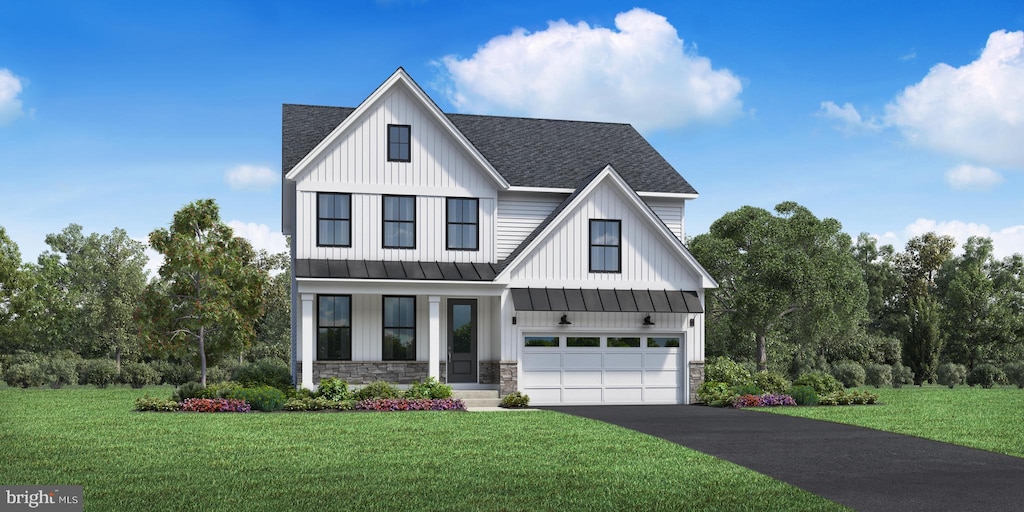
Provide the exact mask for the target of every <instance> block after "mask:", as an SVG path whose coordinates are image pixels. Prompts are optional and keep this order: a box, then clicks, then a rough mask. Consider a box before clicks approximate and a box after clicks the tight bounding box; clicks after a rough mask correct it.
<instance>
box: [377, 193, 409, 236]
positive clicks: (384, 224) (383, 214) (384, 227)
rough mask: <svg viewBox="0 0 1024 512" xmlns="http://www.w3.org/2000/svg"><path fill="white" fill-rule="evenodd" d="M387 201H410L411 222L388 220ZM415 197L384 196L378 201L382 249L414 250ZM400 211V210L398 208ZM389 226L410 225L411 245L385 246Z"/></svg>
mask: <svg viewBox="0 0 1024 512" xmlns="http://www.w3.org/2000/svg"><path fill="white" fill-rule="evenodd" d="M388 199H409V200H411V201H412V220H411V221H410V220H400V219H399V220H388V217H387V211H388V207H387V202H388ZM416 210H417V208H416V196H403V195H393V194H389V195H384V196H381V199H380V218H381V231H380V245H381V247H382V248H384V249H415V248H416ZM399 211H401V208H399ZM399 217H401V215H399ZM389 224H411V225H412V245H388V244H387V239H388V237H387V233H388V225H389Z"/></svg>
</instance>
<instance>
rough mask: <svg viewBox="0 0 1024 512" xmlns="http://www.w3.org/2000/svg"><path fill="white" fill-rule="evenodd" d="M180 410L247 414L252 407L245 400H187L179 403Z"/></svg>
mask: <svg viewBox="0 0 1024 512" xmlns="http://www.w3.org/2000/svg"><path fill="white" fill-rule="evenodd" d="M181 410H183V411H189V412H249V411H251V410H252V407H250V406H249V404H247V403H245V400H235V399H231V398H189V399H188V400H185V401H184V402H182V403H181Z"/></svg>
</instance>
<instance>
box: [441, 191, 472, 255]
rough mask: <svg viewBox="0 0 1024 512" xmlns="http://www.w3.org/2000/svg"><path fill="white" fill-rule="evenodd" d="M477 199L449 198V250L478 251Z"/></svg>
mask: <svg viewBox="0 0 1024 512" xmlns="http://www.w3.org/2000/svg"><path fill="white" fill-rule="evenodd" d="M479 208H480V202H479V201H478V200H477V199H461V198H456V197H450V198H448V213H447V215H448V249H449V250H461V251H476V250H478V248H479V247H480V244H479V240H480V237H479V233H480V224H479V222H480V221H479V217H478V210H479Z"/></svg>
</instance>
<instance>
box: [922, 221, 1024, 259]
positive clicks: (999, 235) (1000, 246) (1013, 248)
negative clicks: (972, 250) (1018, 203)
mask: <svg viewBox="0 0 1024 512" xmlns="http://www.w3.org/2000/svg"><path fill="white" fill-rule="evenodd" d="M930 231H934V232H936V233H938V234H940V235H950V236H952V237H953V238H955V239H956V242H957V250H958V252H959V251H960V250H962V247H963V244H964V242H966V241H967V238H968V237H971V236H982V237H987V238H991V239H992V247H993V251H992V252H993V254H994V255H995V257H996V258H1003V257H1006V256H1009V255H1011V254H1016V253H1021V254H1024V224H1021V225H1017V226H1009V227H1005V228H1002V229H999V230H993V229H992V228H990V227H988V226H987V225H985V224H976V223H974V222H963V221H959V220H951V221H935V220H932V219H923V218H922V219H917V220H916V221H914V222H913V223H911V224H910V225H908V226H907V227H906V229H905V230H904V232H905V233H906V235H907V238H908V239H910V238H913V237H915V236H919V235H923V234H925V233H928V232H930Z"/></svg>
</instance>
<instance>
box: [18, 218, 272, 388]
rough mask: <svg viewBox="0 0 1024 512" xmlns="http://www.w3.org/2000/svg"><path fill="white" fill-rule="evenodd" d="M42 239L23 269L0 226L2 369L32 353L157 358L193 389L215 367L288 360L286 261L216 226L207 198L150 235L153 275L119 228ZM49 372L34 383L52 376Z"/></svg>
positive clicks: (71, 230)
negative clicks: (43, 247)
mask: <svg viewBox="0 0 1024 512" xmlns="http://www.w3.org/2000/svg"><path fill="white" fill-rule="evenodd" d="M45 241H46V244H47V245H48V246H49V249H48V250H47V251H45V252H43V254H41V255H40V256H39V257H38V259H37V261H36V262H35V263H23V262H22V259H21V254H20V252H19V250H18V246H17V244H15V243H14V241H13V240H11V239H10V238H9V237H8V236H7V233H6V230H5V229H4V228H3V227H2V226H0V355H3V356H5V357H3V358H2V359H0V363H5V364H4V365H3V366H6V367H7V369H8V370H9V369H10V368H11V367H12V366H13V365H16V364H18V363H20V362H24V361H34V362H38V361H39V359H38V358H34V357H33V356H31V355H30V354H34V355H35V356H39V357H43V358H51V359H81V360H97V359H105V360H110V361H111V362H112V363H113V367H114V370H115V371H119V370H120V369H121V366H122V363H125V362H128V363H139V362H149V363H153V365H155V366H160V364H158V363H157V362H163V363H166V364H164V365H163V366H164V367H166V366H167V364H171V365H178V366H179V368H178V369H177V370H178V371H179V372H180V371H182V370H181V368H180V366H184V367H191V368H194V369H195V375H194V377H195V379H189V380H200V381H203V379H205V377H206V369H207V367H212V366H214V365H221V366H238V365H240V364H242V363H243V362H245V361H250V362H252V361H257V360H267V359H272V360H275V361H277V362H279V363H280V364H281V365H286V364H287V361H288V356H289V343H290V341H289V340H290V332H291V331H290V329H291V328H290V304H291V300H290V269H289V265H288V255H287V254H284V253H281V254H268V253H267V252H266V251H259V252H257V251H254V250H253V248H252V246H251V245H250V244H249V242H248V241H246V240H245V239H243V238H240V237H235V236H234V235H233V233H232V232H231V228H229V227H228V226H227V225H225V224H224V223H223V222H221V220H220V216H219V209H218V207H217V205H216V203H215V202H214V201H213V200H210V199H207V200H200V201H196V202H193V203H191V204H189V205H186V206H185V207H183V208H182V209H181V210H179V211H178V212H177V213H175V215H174V219H173V222H172V223H171V224H170V226H169V227H168V228H159V229H156V230H154V231H153V232H152V233H151V234H150V237H149V243H150V246H151V247H153V249H154V250H156V251H158V252H160V253H161V255H162V256H163V258H164V261H163V263H162V265H161V267H160V269H159V271H158V272H157V275H155V276H149V275H147V274H148V272H147V271H146V269H145V266H146V264H147V263H148V258H147V257H146V255H145V252H144V249H145V247H144V245H143V244H142V243H141V242H139V241H136V240H133V239H131V238H130V237H129V236H128V234H127V233H126V232H125V231H124V230H123V229H121V228H115V229H114V230H113V231H111V232H110V233H109V234H98V233H91V234H88V235H86V234H84V233H83V232H82V226H79V225H77V224H71V225H69V226H67V227H66V228H64V229H63V230H62V231H61V232H59V233H53V234H49V235H47V236H46V239H45ZM25 364H27V363H25ZM33 364H35V363H33ZM40 364H42V366H44V367H45V366H47V364H50V363H45V364H43V363H40ZM51 366H52V365H51ZM81 366H82V365H81V364H80V365H79V370H82V368H81ZM3 370H4V369H3V368H0V372H2V371H3ZM46 371H47V370H46V369H45V368H43V369H40V370H39V372H41V373H43V375H40V376H37V377H38V378H37V379H36V380H38V379H43V380H50V379H57V380H60V378H58V377H54V376H47V375H45V373H46ZM50 371H51V372H54V371H56V372H58V373H59V371H60V370H59V369H58V370H52V369H51V370H50ZM78 373H81V371H80V372H78ZM185 373H188V371H187V370H186V371H185ZM4 375H5V378H6V373H5V374H4ZM26 378H28V377H26ZM184 378H185V377H181V378H176V379H172V380H181V379H184ZM44 383H50V384H53V382H44ZM59 384H60V383H59V382H58V383H57V385H59Z"/></svg>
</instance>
